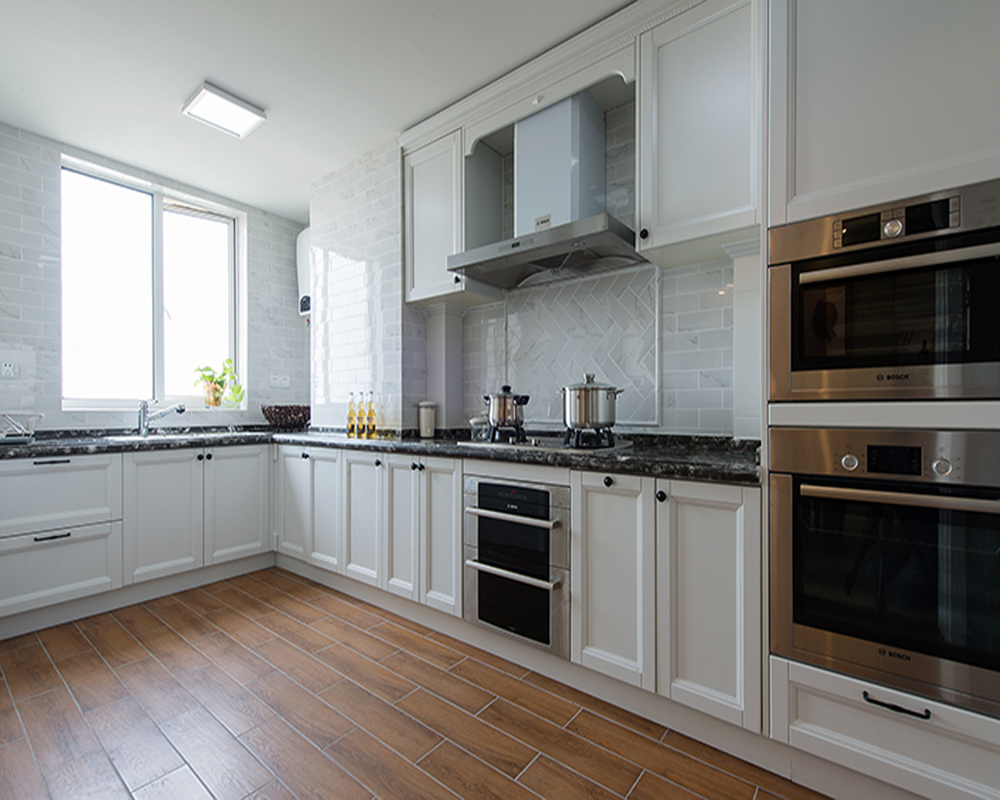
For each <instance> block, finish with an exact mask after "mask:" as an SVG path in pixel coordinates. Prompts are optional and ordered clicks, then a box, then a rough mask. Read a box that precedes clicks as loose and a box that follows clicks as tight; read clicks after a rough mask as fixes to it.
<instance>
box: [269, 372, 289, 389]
mask: <svg viewBox="0 0 1000 800" xmlns="http://www.w3.org/2000/svg"><path fill="white" fill-rule="evenodd" d="M270 385H271V388H272V389H289V388H291V386H292V379H291V378H289V377H288V376H287V375H272V376H271V381H270Z"/></svg>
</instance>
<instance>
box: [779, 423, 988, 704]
mask: <svg viewBox="0 0 1000 800" xmlns="http://www.w3.org/2000/svg"><path fill="white" fill-rule="evenodd" d="M770 461H771V471H770V537H771V542H770V552H771V575H770V577H771V651H772V652H773V653H775V654H778V655H781V656H785V657H788V658H792V659H797V660H800V661H806V662H809V663H812V664H816V665H818V666H822V667H828V668H831V669H836V670H838V671H841V672H845V673H849V674H852V675H855V676H858V677H861V678H863V679H866V680H873V681H877V682H881V683H884V684H889V685H892V686H897V687H899V688H902V689H905V690H907V691H912V692H915V693H919V694H923V695H926V696H929V697H935V698H939V699H943V700H945V701H947V702H951V703H954V704H956V705H959V706H963V707H966V708H970V709H976V710H979V711H982V712H985V713H988V714H992V715H994V716H998V717H1000V477H998V476H1000V431H975V432H954V431H938V432H935V431H926V430H918V431H910V430H889V431H879V430H874V429H866V430H847V429H836V430H823V429H805V428H773V429H771V431H770ZM918 711H919V709H918Z"/></svg>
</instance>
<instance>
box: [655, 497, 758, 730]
mask: <svg viewBox="0 0 1000 800" xmlns="http://www.w3.org/2000/svg"><path fill="white" fill-rule="evenodd" d="M656 488H657V500H658V501H660V502H658V503H657V521H656V535H657V543H656V564H657V576H656V577H657V579H656V585H657V609H656V624H657V639H656V641H657V691H658V692H659V693H660V694H662V695H664V696H666V697H669V698H671V699H672V700H676V701H677V702H680V703H684V704H685V705H688V706H691V707H692V708H696V709H698V710H699V711H703V712H705V713H706V714H711V715H712V716H715V717H718V718H720V719H723V720H726V721H727V722H730V723H732V724H734V725H741V726H742V727H744V728H747V729H749V730H753V731H759V730H760V725H761V710H760V709H761V692H762V689H761V675H760V657H761V656H760V635H761V631H760V608H761V606H760V603H761V590H760V491H759V490H758V489H749V488H748V489H744V488H741V487H738V486H721V485H718V484H708V483H687V482H683V481H669V482H667V481H658V482H657V487H656Z"/></svg>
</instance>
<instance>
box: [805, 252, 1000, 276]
mask: <svg viewBox="0 0 1000 800" xmlns="http://www.w3.org/2000/svg"><path fill="white" fill-rule="evenodd" d="M956 255H960V256H961V258H962V260H963V261H968V260H969V259H973V258H988V257H990V256H996V255H1000V245H997V244H981V245H976V246H975V247H965V248H962V250H961V251H955V250H942V251H935V252H933V253H920V254H918V255H915V256H906V257H905V258H893V259H889V260H887V261H872V262H869V263H866V264H849V265H847V266H844V267H830V268H828V269H817V270H812V271H810V272H802V273H799V285H800V286H804V285H805V284H807V283H820V282H822V281H835V280H841V279H845V278H859V277H862V276H864V275H878V274H880V273H882V272H898V271H900V270H904V269H919V268H920V267H932V266H936V265H938V264H947V263H950V262H953V261H955V258H956Z"/></svg>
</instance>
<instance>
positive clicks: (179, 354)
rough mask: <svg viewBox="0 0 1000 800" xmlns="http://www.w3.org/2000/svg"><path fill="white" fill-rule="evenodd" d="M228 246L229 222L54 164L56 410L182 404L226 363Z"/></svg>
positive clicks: (232, 232) (231, 304)
mask: <svg viewBox="0 0 1000 800" xmlns="http://www.w3.org/2000/svg"><path fill="white" fill-rule="evenodd" d="M235 241H236V220H235V218H234V217H233V216H227V215H224V214H220V213H218V212H217V211H215V210H212V209H209V208H201V207H197V206H195V205H192V204H190V203H189V202H187V201H185V202H181V201H180V200H179V199H174V198H171V197H170V196H169V195H164V194H163V193H161V192H158V191H155V190H149V189H140V188H135V187H132V186H126V185H123V184H119V183H114V182H111V181H109V180H105V179H103V178H97V177H94V176H92V175H88V174H84V173H82V172H78V171H76V170H73V169H68V168H65V167H64V168H63V170H62V371H63V400H64V403H65V404H66V405H68V406H70V407H72V406H74V405H75V406H94V405H100V406H116V405H129V406H131V405H133V404H134V403H136V402H137V401H139V400H143V399H148V398H157V399H162V400H167V399H175V398H180V399H183V398H194V397H196V396H199V395H200V393H199V391H198V389H197V388H196V387H195V385H194V383H195V378H196V375H195V369H196V368H197V367H201V366H212V367H214V368H215V369H219V368H220V367H221V365H222V362H223V361H224V360H225V359H227V358H232V359H233V360H234V362H235V361H236V311H235V308H236V304H235V296H236V293H235V282H236V269H235V263H236V259H235ZM238 366H239V365H238V364H237V368H238Z"/></svg>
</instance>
